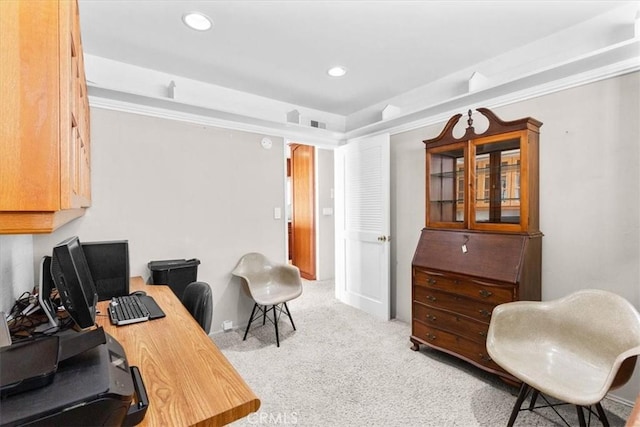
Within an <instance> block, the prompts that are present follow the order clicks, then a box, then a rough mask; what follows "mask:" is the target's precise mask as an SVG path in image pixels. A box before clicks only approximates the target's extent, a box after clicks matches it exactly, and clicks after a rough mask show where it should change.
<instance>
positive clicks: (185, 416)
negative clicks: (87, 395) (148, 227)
mask: <svg viewBox="0 0 640 427" xmlns="http://www.w3.org/2000/svg"><path fill="white" fill-rule="evenodd" d="M136 290H144V291H145V292H146V293H147V294H148V295H150V296H152V297H153V298H154V299H155V300H156V302H157V303H158V305H159V306H160V307H161V308H162V310H163V311H164V312H165V313H166V315H167V316H166V317H164V318H162V319H156V320H151V321H148V322H142V323H135V324H131V325H126V326H115V325H112V324H111V322H110V321H109V317H108V316H104V315H100V316H97V317H96V323H97V324H98V325H99V326H102V327H103V328H104V330H105V332H107V333H108V334H110V335H111V336H113V337H114V338H115V339H116V340H118V342H119V343H120V344H121V345H122V347H124V350H125V352H126V353H127V360H128V361H129V365H131V366H137V367H138V368H140V372H141V373H142V379H143V380H144V384H145V387H146V389H147V394H148V395H149V408H148V409H147V413H146V415H145V418H144V420H143V422H142V423H141V424H140V425H141V426H154V427H155V426H187V425H198V426H215V425H223V424H228V423H230V422H232V421H234V420H237V419H239V418H242V417H245V416H247V415H248V414H250V413H251V412H255V411H257V410H258V408H259V407H260V400H259V399H258V398H257V396H256V395H255V394H254V393H253V391H252V390H251V389H250V388H249V387H248V386H247V384H246V383H245V382H244V380H243V379H242V377H240V375H239V374H238V372H236V370H235V369H234V368H233V366H232V365H231V364H230V363H229V361H228V360H227V359H226V358H225V357H224V355H223V354H222V353H221V352H220V350H218V348H217V347H216V346H215V344H214V343H213V341H212V340H211V339H210V338H209V337H208V336H207V335H206V334H205V332H204V331H203V330H202V328H201V327H200V325H198V323H197V322H196V321H195V319H193V317H191V315H190V314H189V312H188V311H187V310H186V309H185V308H184V306H183V305H182V303H181V302H180V301H179V300H178V298H176V296H175V294H174V293H173V292H172V291H171V289H169V287H168V286H161V285H145V284H144V281H143V279H142V278H141V277H134V278H132V279H131V292H133V291H136ZM108 303H109V302H108V301H102V302H99V303H98V309H99V310H100V312H101V313H103V314H104V313H107V304H108Z"/></svg>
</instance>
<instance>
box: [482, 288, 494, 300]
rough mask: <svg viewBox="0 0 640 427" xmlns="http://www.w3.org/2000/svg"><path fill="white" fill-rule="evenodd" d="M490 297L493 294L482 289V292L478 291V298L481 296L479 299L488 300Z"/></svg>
mask: <svg viewBox="0 0 640 427" xmlns="http://www.w3.org/2000/svg"><path fill="white" fill-rule="evenodd" d="M491 295H493V292H490V291H488V290H486V289H482V290H481V291H480V296H481V297H484V298H488V297H490V296H491Z"/></svg>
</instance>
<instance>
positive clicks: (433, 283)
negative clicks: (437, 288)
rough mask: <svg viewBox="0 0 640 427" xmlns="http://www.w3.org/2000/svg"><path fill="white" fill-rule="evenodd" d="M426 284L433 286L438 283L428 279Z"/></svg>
mask: <svg viewBox="0 0 640 427" xmlns="http://www.w3.org/2000/svg"><path fill="white" fill-rule="evenodd" d="M427 283H428V284H430V285H435V284H436V283H438V281H437V280H436V279H432V278H429V279H427Z"/></svg>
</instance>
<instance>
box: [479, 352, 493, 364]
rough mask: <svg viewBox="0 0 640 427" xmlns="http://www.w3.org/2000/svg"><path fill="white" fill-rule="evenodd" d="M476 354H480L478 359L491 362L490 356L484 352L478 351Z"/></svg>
mask: <svg viewBox="0 0 640 427" xmlns="http://www.w3.org/2000/svg"><path fill="white" fill-rule="evenodd" d="M478 356H480V360H482V361H483V362H491V358H490V357H489V356H487V355H486V354H482V353H480V354H478Z"/></svg>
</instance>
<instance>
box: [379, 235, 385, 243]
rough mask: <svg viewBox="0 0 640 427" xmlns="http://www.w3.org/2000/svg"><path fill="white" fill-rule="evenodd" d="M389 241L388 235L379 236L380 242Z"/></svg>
mask: <svg viewBox="0 0 640 427" xmlns="http://www.w3.org/2000/svg"><path fill="white" fill-rule="evenodd" d="M386 241H387V236H379V237H378V242H386Z"/></svg>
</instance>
